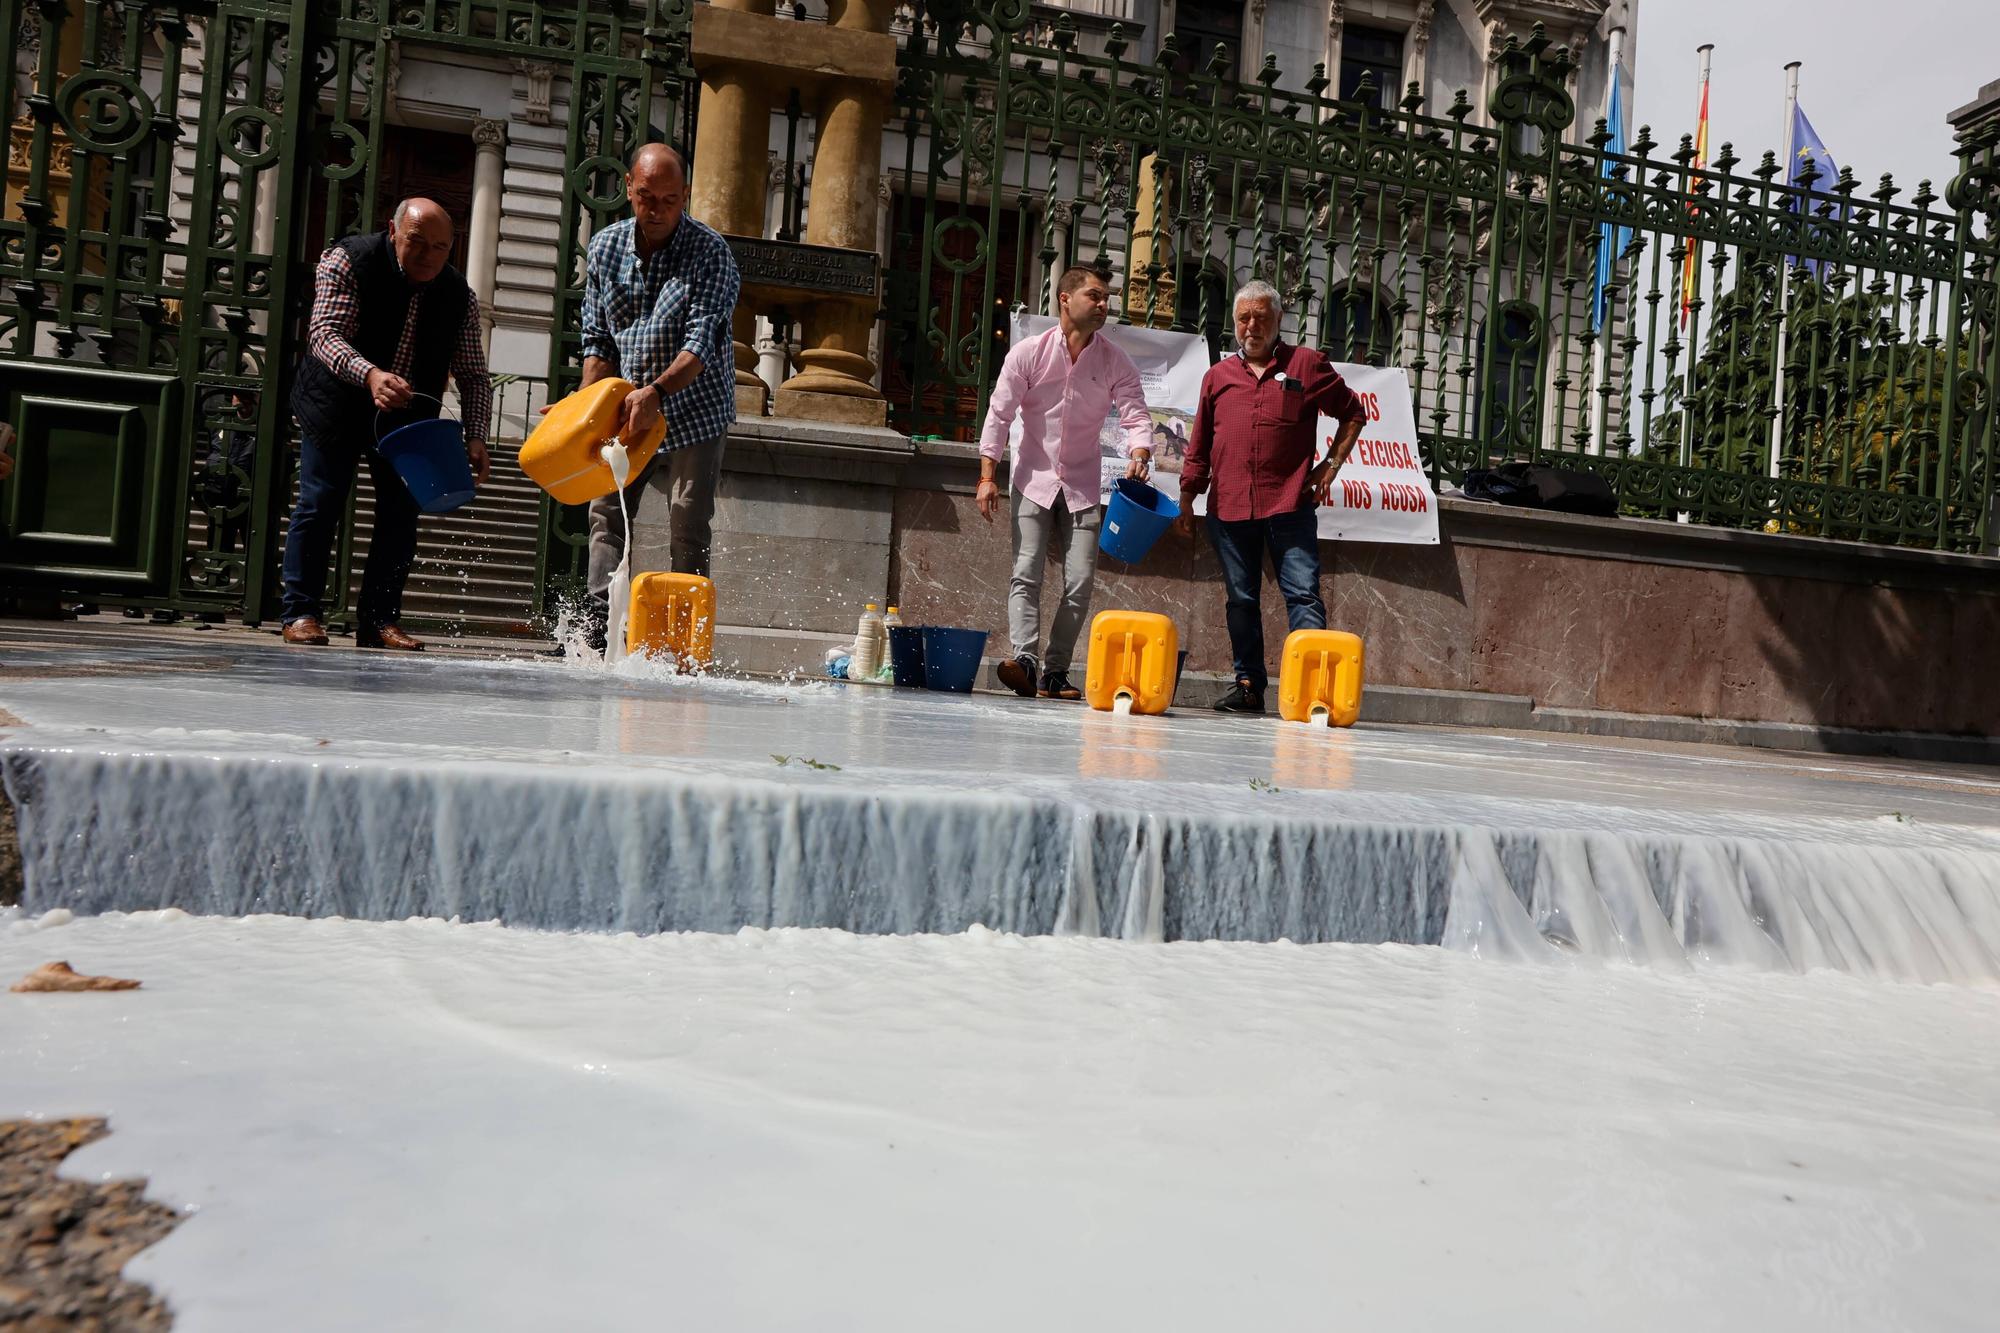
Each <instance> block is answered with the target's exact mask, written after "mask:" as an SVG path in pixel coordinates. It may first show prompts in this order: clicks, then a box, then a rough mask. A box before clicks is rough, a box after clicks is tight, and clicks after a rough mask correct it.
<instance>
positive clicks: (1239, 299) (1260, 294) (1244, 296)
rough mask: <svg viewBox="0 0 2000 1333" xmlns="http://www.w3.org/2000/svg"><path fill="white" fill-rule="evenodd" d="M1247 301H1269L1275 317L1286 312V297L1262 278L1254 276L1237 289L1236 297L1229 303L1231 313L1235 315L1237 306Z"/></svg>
mask: <svg viewBox="0 0 2000 1333" xmlns="http://www.w3.org/2000/svg"><path fill="white" fill-rule="evenodd" d="M1245 301H1268V302H1270V304H1271V314H1272V316H1273V317H1274V318H1275V317H1277V316H1279V315H1282V314H1284V313H1285V298H1284V297H1282V296H1280V295H1278V289H1277V288H1276V287H1273V286H1272V285H1271V284H1270V283H1268V282H1265V281H1264V280H1263V279H1262V278H1252V279H1250V281H1248V282H1246V283H1244V284H1243V285H1242V286H1241V287H1238V288H1237V289H1236V299H1235V300H1234V301H1232V302H1230V303H1229V313H1230V315H1232V316H1234V315H1235V313H1236V307H1238V306H1240V305H1242V304H1243V303H1244V302H1245Z"/></svg>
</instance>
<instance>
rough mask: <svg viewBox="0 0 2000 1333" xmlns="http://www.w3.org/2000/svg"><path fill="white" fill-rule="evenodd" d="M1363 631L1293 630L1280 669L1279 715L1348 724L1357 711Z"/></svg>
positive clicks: (1334, 723) (1355, 716)
mask: <svg viewBox="0 0 2000 1333" xmlns="http://www.w3.org/2000/svg"><path fill="white" fill-rule="evenodd" d="M1361 660H1362V659H1361V636H1360V635H1358V634H1349V633H1347V632H1346V631H1344V630H1337V629H1295V630H1293V631H1292V632H1291V633H1290V634H1287V635H1286V636H1285V664H1284V666H1282V667H1280V668H1279V671H1278V716H1280V717H1282V718H1284V719H1285V721H1287V722H1323V723H1324V724H1325V725H1327V726H1334V727H1351V726H1353V725H1354V722H1355V719H1357V718H1359V717H1360V716H1361Z"/></svg>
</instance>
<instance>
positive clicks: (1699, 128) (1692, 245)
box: [1681, 79, 1708, 328]
mask: <svg viewBox="0 0 2000 1333" xmlns="http://www.w3.org/2000/svg"><path fill="white" fill-rule="evenodd" d="M1692 165H1693V170H1692V171H1690V172H1689V173H1688V190H1689V191H1690V192H1692V191H1693V190H1694V188H1695V187H1696V186H1698V185H1700V184H1701V180H1702V170H1701V169H1702V168H1703V167H1705V166H1707V165H1708V80H1707V79H1703V80H1702V81H1701V118H1700V119H1699V120H1697V121H1696V122H1695V126H1694V162H1693V164H1692ZM1687 210H1688V216H1689V217H1690V218H1693V217H1696V216H1698V215H1699V214H1700V213H1701V208H1700V206H1699V205H1697V204H1695V203H1692V202H1690V203H1689V204H1688V206H1687ZM1700 265H1701V242H1700V241H1699V240H1696V239H1694V238H1693V237H1690V238H1689V239H1688V247H1687V258H1686V259H1684V260H1682V261H1681V327H1682V328H1686V327H1687V322H1688V311H1689V310H1690V309H1691V308H1692V307H1693V305H1694V284H1695V280H1696V279H1697V278H1699V277H1700V276H1701V273H1700Z"/></svg>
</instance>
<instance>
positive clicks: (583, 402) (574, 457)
mask: <svg viewBox="0 0 2000 1333" xmlns="http://www.w3.org/2000/svg"><path fill="white" fill-rule="evenodd" d="M631 392H632V383H631V381H629V380H621V379H618V378H615V377H613V378H611V379H602V380H599V381H597V382H596V383H595V384H586V385H585V386H584V387H583V388H581V389H578V390H577V391H576V392H575V393H573V394H571V395H570V396H569V397H567V398H565V399H563V400H562V401H561V402H559V403H557V404H556V405H555V406H554V407H551V408H550V409H549V414H548V415H547V416H545V417H543V418H542V421H541V424H540V425H538V426H536V427H535V430H534V433H533V434H532V435H530V436H528V438H527V440H526V442H525V443H523V444H522V445H521V471H523V472H525V473H527V474H528V477H529V479H530V480H531V481H533V482H534V483H535V484H536V485H537V486H540V487H541V488H542V489H543V490H545V491H547V492H548V493H549V494H550V495H553V496H554V497H555V498H556V499H557V501H559V502H560V503H562V504H566V505H580V504H589V503H590V502H591V501H592V500H595V499H597V498H598V497H599V496H604V495H609V494H611V493H612V492H613V491H615V490H617V489H618V482H617V479H616V478H614V477H613V476H612V475H611V466H610V465H609V464H608V463H606V462H605V461H604V446H605V445H606V444H607V443H609V442H610V440H611V438H612V436H613V435H614V434H615V433H616V432H617V430H618V409H619V408H620V407H621V406H623V405H624V402H625V395H627V394H629V393H631ZM666 438H667V422H666V418H665V417H661V418H660V419H659V420H658V421H657V422H655V423H654V425H653V428H652V429H651V430H649V431H647V432H646V437H645V438H644V439H643V440H640V441H638V442H637V443H634V442H633V441H631V440H627V441H625V451H626V453H627V454H629V455H630V456H631V459H632V472H631V475H632V476H634V477H636V476H638V475H639V472H640V470H641V469H643V468H644V467H645V466H646V464H647V463H648V462H649V461H650V460H651V459H652V457H653V455H654V453H656V452H657V451H658V450H659V447H660V445H661V444H663V443H664V442H665V441H666ZM635 591H636V589H635Z"/></svg>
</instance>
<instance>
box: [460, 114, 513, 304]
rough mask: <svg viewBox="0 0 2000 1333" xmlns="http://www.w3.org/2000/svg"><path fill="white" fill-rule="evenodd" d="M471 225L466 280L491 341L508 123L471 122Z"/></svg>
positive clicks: (497, 271) (466, 260)
mask: <svg viewBox="0 0 2000 1333" xmlns="http://www.w3.org/2000/svg"><path fill="white" fill-rule="evenodd" d="M472 150H473V157H472V222H471V225H470V226H468V227H467V228H466V233H465V280H466V282H467V283H468V284H470V285H471V287H472V294H473V295H474V296H476V297H477V298H478V299H479V324H480V328H481V329H482V330H483V331H484V332H485V335H486V338H487V340H488V342H489V343H490V342H491V340H492V337H493V294H494V290H495V281H496V275H497V274H498V273H499V271H500V194H501V190H502V181H501V176H502V174H503V172H504V169H505V167H506V159H507V122H505V121H503V120H475V121H473V122H472Z"/></svg>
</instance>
